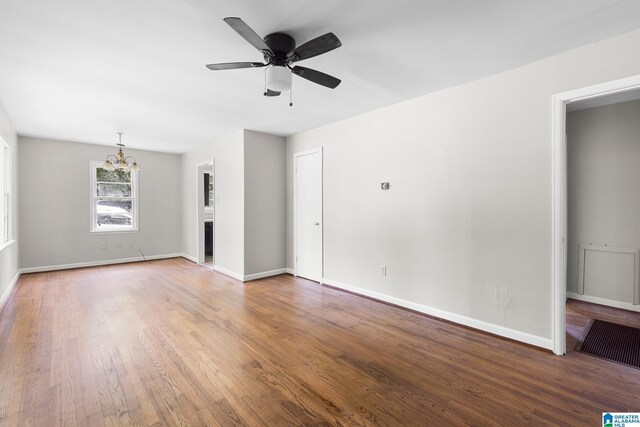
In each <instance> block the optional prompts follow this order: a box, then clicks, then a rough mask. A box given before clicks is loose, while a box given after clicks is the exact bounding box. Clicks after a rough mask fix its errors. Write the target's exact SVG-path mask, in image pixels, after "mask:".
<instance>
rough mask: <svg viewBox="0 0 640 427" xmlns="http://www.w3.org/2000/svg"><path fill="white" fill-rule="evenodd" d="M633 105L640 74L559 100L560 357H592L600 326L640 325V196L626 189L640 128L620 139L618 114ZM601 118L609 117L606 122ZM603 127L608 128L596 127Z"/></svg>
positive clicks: (555, 242)
mask: <svg viewBox="0 0 640 427" xmlns="http://www.w3.org/2000/svg"><path fill="white" fill-rule="evenodd" d="M629 103H635V106H636V108H638V111H639V112H640V75H638V76H632V77H628V78H624V79H620V80H615V81H611V82H606V83H601V84H597V85H594V86H590V87H586V88H581V89H576V90H572V91H569V92H564V93H560V94H557V95H554V96H553V120H552V129H553V134H552V153H553V159H552V289H553V298H552V345H553V351H554V353H555V354H559V355H561V354H565V353H567V352H571V351H582V352H586V353H589V351H585V343H588V345H587V347H589V346H591V344H592V338H593V336H595V335H598V334H600V335H602V333H601V332H597V333H596V334H593V335H591V331H592V330H594V329H598V331H601V330H602V329H601V328H602V326H598V327H597V328H595V327H594V325H601V324H602V322H603V321H604V322H610V321H613V322H614V323H618V324H621V325H622V326H625V325H626V326H634V327H640V313H639V311H640V310H639V309H640V300H639V298H640V227H638V225H637V224H636V223H637V218H638V217H640V196H638V197H636V194H637V191H629V188H627V190H625V187H628V186H629V184H630V185H635V182H634V181H637V180H635V179H634V178H633V177H632V176H631V175H633V174H634V173H635V171H636V170H638V167H637V164H638V163H640V143H638V142H637V140H638V139H637V134H638V133H640V125H636V126H639V129H637V130H635V131H634V130H629V132H631V133H632V134H633V135H631V136H630V138H627V140H626V141H625V140H619V141H616V140H615V138H619V137H620V135H623V134H625V133H628V132H627V131H622V130H621V129H620V128H619V125H620V123H621V119H620V118H619V117H618V118H615V117H614V115H615V114H614V113H615V111H614V110H616V109H617V108H618V107H616V105H623V104H627V107H628V106H629V105H630V104H629ZM625 108H626V107H625ZM596 113H598V114H600V113H603V115H602V116H601V117H600V118H599V119H598V118H597V117H598V116H597V114H596ZM633 114H634V113H633V112H631V115H633ZM636 121H637V120H636ZM598 122H600V123H604V125H603V126H596V124H597V123H598ZM581 123H582V124H581ZM607 123H608V124H607ZM607 135H608V136H607ZM623 139H624V138H623ZM616 145H617V146H616ZM636 155H637V156H638V158H637V159H636V160H637V161H636V162H635V164H634V161H633V156H636ZM624 164H626V166H625V167H622V166H623V165H624ZM638 180H640V173H639V177H638ZM636 211H637V212H636ZM625 218H626V219H625ZM625 221H626V222H625ZM625 224H626V225H625ZM633 228H638V235H637V236H635V235H633V234H634V233H632V232H630V231H631V230H632V229H633ZM626 326H625V327H626ZM604 335H607V333H605V334H604ZM608 335H611V334H608ZM596 344H597V343H596ZM618 344H621V345H622V344H624V340H618ZM618 344H616V343H613V342H612V343H608V344H606V345H605V344H604V342H603V343H602V347H603V349H604V351H608V350H607V349H606V347H611V348H610V349H609V350H611V351H612V352H616V351H617V350H616V349H614V348H613V347H615V346H617V345H618ZM596 347H598V345H596ZM592 354H596V353H592ZM599 357H602V356H599ZM612 360H613V359H612Z"/></svg>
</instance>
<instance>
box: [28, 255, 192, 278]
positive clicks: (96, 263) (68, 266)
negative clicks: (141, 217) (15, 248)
mask: <svg viewBox="0 0 640 427" xmlns="http://www.w3.org/2000/svg"><path fill="white" fill-rule="evenodd" d="M181 256H182V254H163V255H149V256H147V257H146V260H147V261H151V260H154V259H166V258H178V257H181ZM138 261H144V258H142V257H141V256H139V257H133V258H120V259H108V260H102V261H87V262H78V263H74V264H58V265H46V266H42V267H27V268H23V269H21V270H20V273H22V274H25V273H40V272H43V271H56V270H69V269H71V268H83V267H97V266H100V265H111V264H124V263H127V262H138Z"/></svg>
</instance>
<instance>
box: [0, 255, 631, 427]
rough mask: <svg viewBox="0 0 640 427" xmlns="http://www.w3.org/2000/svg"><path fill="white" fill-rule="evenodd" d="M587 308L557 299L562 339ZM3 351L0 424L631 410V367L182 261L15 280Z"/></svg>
mask: <svg viewBox="0 0 640 427" xmlns="http://www.w3.org/2000/svg"><path fill="white" fill-rule="evenodd" d="M588 309H589V307H588V305H585V304H583V303H578V304H573V303H572V302H570V303H569V304H568V312H569V313H570V314H569V316H568V319H569V324H570V327H569V331H570V333H575V332H576V330H577V328H579V327H580V324H581V322H582V321H583V319H584V318H586V316H588V312H589V310H588ZM632 317H633V316H632ZM634 321H635V320H634ZM572 328H574V330H572ZM0 346H1V347H0V425H3V426H4V425H7V426H9V425H10V426H27V425H35V426H54V425H65V426H70V425H80V426H90V425H141V426H145V425H183V426H187V425H188V426H198V425H206V426H214V425H222V426H227V425H249V426H260V425H266V426H276V425H392V426H401V425H411V426H413V425H433V426H445V425H475V426H484V425H499V426H507V425H508V426H519V425H575V426H587V425H591V426H595V425H600V422H601V412H602V411H640V370H637V369H633V368H630V367H626V366H623V365H619V364H616V363H612V362H607V361H603V360H600V359H597V358H594V357H590V356H587V355H584V354H581V353H578V352H569V354H568V355H567V356H564V357H557V356H553V355H552V354H551V353H549V352H547V351H544V350H539V349H536V348H533V347H530V346H527V345H523V344H519V343H515V342H511V341H508V340H503V339H500V338H497V337H494V336H491V335H487V334H483V333H481V332H478V331H474V330H471V329H467V328H463V327H458V326H455V325H452V324H450V323H446V322H443V321H439V320H437V319H434V318H430V317H426V316H422V315H419V314H416V313H412V312H409V311H405V310H402V309H398V308H395V307H392V306H388V305H385V304H381V303H378V302H375V301H371V300H368V299H364V298H361V297H358V296H355V295H351V294H348V293H344V292H340V291H338V290H335V289H330V288H326V287H321V286H319V285H318V284H316V283H313V282H309V281H306V280H303V279H296V278H293V277H291V276H287V275H283V276H278V277H274V278H269V279H263V280H257V281H254V282H249V283H246V284H244V285H243V284H241V283H239V282H236V281H235V280H233V279H230V278H227V277H226V276H223V275H221V274H219V273H216V272H213V271H211V270H209V269H207V268H204V267H198V266H196V265H194V264H193V263H191V262H189V261H186V260H183V259H172V260H162V261H150V262H146V263H134V264H124V265H118V266H112V267H96V268H87V269H79V270H69V271H59V272H51V273H37V274H29V275H25V276H23V277H21V279H20V281H19V284H18V288H17V289H16V292H15V293H14V294H13V296H12V297H11V299H10V301H9V302H8V304H7V305H6V306H5V308H4V309H3V310H2V312H1V313H0Z"/></svg>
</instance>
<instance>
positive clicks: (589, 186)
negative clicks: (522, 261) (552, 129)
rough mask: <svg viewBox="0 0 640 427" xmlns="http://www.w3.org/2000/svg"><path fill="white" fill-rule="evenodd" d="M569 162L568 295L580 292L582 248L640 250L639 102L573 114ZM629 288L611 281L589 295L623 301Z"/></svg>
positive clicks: (569, 125) (569, 124) (569, 128)
mask: <svg viewBox="0 0 640 427" xmlns="http://www.w3.org/2000/svg"><path fill="white" fill-rule="evenodd" d="M567 158H568V174H567V184H568V195H569V197H568V212H569V216H568V226H569V232H568V238H569V240H568V241H569V245H568V266H567V290H568V291H570V292H577V290H578V245H579V244H583V245H584V244H590V243H592V242H593V243H595V244H605V243H606V244H607V245H608V246H613V247H622V248H638V247H640V101H632V102H625V103H621V104H614V105H608V106H605V107H598V108H591V109H587V110H582V111H576V112H572V113H569V114H568V115H567ZM602 261H604V259H603V260H602ZM594 262H597V261H594ZM631 262H633V259H632V258H631ZM603 267H604V265H603ZM618 270H619V269H618ZM608 276H609V277H610V278H611V277H614V276H615V271H613V272H611V274H608ZM592 285H593V286H596V287H600V285H604V283H602V284H599V283H597V282H592ZM628 285H629V282H628V281H622V280H621V281H616V280H608V281H607V283H606V286H607V288H608V289H593V288H592V291H593V292H589V289H585V291H586V292H585V293H586V294H592V295H593V296H605V295H622V294H624V293H625V292H624V291H625V290H623V289H616V288H621V287H625V286H628ZM630 292H631V295H633V291H632V290H631V291H630ZM627 293H628V292H627ZM627 302H629V301H627Z"/></svg>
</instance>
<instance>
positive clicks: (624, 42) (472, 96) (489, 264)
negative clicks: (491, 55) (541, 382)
mask: <svg viewBox="0 0 640 427" xmlns="http://www.w3.org/2000/svg"><path fill="white" fill-rule="evenodd" d="M639 45H640V32H638V31H636V32H633V33H628V34H626V35H623V36H620V37H616V38H613V39H610V40H605V41H602V42H599V43H595V44H592V45H589V46H586V47H583V48H580V49H576V50H573V51H570V52H566V53H563V54H560V55H557V56H554V57H551V58H548V59H545V60H543V61H539V62H535V63H532V64H529V65H527V66H525V67H521V68H518V69H515V70H511V71H507V72H504V73H501V74H497V75H494V76H491V77H488V78H485V79H482V80H479V81H475V82H471V83H468V84H465V85H461V86H458V87H453V88H450V89H447V90H444V91H441V92H437V93H434V94H431V95H427V96H424V97H420V98H417V99H414V100H410V101H407V102H404V103H401V104H397V105H393V106H390V107H387V108H383V109H380V110H377V111H373V112H370V113H367V114H363V115H361V116H357V117H354V118H350V119H347V120H344V121H341V122H337V123H333V124H330V125H327V126H324V127H321V128H318V129H315V130H311V131H308V132H304V133H301V134H297V135H293V136H291V137H289V138H287V177H288V179H287V200H288V202H287V205H288V221H287V222H288V233H287V235H288V245H287V248H288V257H287V264H288V267H290V268H291V267H292V266H293V261H292V260H293V254H292V252H291V251H292V248H293V242H292V225H293V218H292V199H291V197H292V175H291V164H292V156H293V153H295V152H298V151H302V150H307V149H310V148H313V147H318V146H323V147H324V233H325V236H324V239H325V240H324V244H325V247H324V254H325V259H324V275H325V278H326V279H327V280H329V281H330V282H334V283H342V284H347V285H349V286H353V287H358V288H361V289H364V290H365V291H367V292H369V293H376V294H378V295H386V296H391V297H394V298H398V299H402V300H405V301H409V302H411V303H413V304H419V305H422V306H426V307H430V308H434V309H436V310H439V311H440V312H442V313H451V314H453V315H454V316H452V317H456V316H457V318H465V319H471V321H473V322H476V323H477V322H478V321H479V322H484V323H478V324H479V325H484V326H481V327H483V328H485V329H488V327H486V326H487V325H489V326H491V325H498V326H500V327H502V328H499V329H500V331H501V332H499V333H503V334H505V335H509V334H510V335H511V336H515V337H517V338H518V339H525V340H529V341H530V342H535V343H537V344H538V345H544V346H550V345H551V341H550V337H551V301H552V295H551V96H552V95H553V94H555V93H559V92H563V91H568V90H571V89H576V88H579V87H584V86H588V85H592V84H595V83H599V82H603V81H608V80H614V79H617V78H621V77H625V76H630V75H635V74H640V56H638V55H636V52H637V47H638V46H639ZM382 181H390V183H391V189H390V190H389V191H381V190H380V186H379V183H380V182H382ZM382 265H386V266H387V267H388V270H387V271H388V275H387V277H382V276H380V274H379V271H380V267H381V266H382ZM505 331H506V332H505ZM511 332H515V334H513V333H511ZM523 334H525V335H523Z"/></svg>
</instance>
